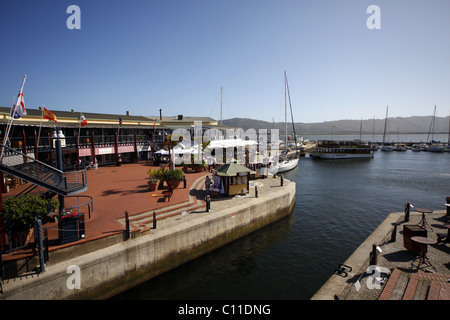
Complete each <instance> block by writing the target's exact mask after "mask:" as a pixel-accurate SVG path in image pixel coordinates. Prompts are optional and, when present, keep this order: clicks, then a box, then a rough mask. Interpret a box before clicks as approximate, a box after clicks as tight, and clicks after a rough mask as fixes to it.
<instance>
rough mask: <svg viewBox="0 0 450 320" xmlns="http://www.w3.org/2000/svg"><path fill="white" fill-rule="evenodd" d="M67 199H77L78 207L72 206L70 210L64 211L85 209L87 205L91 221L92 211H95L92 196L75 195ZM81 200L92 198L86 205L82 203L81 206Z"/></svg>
mask: <svg viewBox="0 0 450 320" xmlns="http://www.w3.org/2000/svg"><path fill="white" fill-rule="evenodd" d="M67 198H77V205H76V206H71V207H70V208H64V209H63V210H70V209H73V208H78V209H79V208H80V207H83V206H85V205H87V206H88V215H89V219H90V218H91V210H94V198H92V197H91V196H87V195H74V196H67V197H66V199H67ZM79 198H90V200H89V201H87V202H86V203H82V204H80V200H79Z"/></svg>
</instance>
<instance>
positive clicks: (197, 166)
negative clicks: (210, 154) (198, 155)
mask: <svg viewBox="0 0 450 320" xmlns="http://www.w3.org/2000/svg"><path fill="white" fill-rule="evenodd" d="M206 167H207V166H206V162H205V160H202V163H194V164H193V165H192V169H194V170H195V172H202V171H205V169H206Z"/></svg>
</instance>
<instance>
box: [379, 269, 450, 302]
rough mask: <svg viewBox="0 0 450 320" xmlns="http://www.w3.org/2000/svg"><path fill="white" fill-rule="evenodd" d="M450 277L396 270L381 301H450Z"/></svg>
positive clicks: (382, 293) (383, 292)
mask: <svg viewBox="0 0 450 320" xmlns="http://www.w3.org/2000/svg"><path fill="white" fill-rule="evenodd" d="M449 279H450V276H449V275H445V274H441V273H429V272H424V271H421V270H419V271H418V272H416V273H408V272H405V271H401V270H400V269H397V268H395V269H394V271H393V272H392V274H391V276H390V278H389V281H388V282H387V283H386V285H385V287H384V288H383V291H382V292H381V295H380V297H379V300H450V283H449Z"/></svg>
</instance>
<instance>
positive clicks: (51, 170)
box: [0, 145, 87, 195]
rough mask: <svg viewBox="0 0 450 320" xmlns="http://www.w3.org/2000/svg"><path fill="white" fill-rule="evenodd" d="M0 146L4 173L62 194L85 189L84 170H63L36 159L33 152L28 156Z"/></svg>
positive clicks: (0, 162)
mask: <svg viewBox="0 0 450 320" xmlns="http://www.w3.org/2000/svg"><path fill="white" fill-rule="evenodd" d="M0 147H1V148H2V152H1V157H0V169H1V170H2V171H4V172H6V173H9V174H12V175H14V176H16V177H19V178H21V179H24V180H27V181H29V182H31V183H34V184H37V185H39V186H42V187H44V188H47V189H49V190H51V191H53V192H55V193H58V194H62V195H67V194H70V193H77V192H81V191H84V190H86V189H87V176H86V170H80V171H70V172H63V171H61V170H58V169H56V168H55V167H52V166H50V165H48V164H46V163H43V162H40V161H38V160H36V159H35V158H34V156H33V154H30V156H28V155H25V154H23V153H21V152H19V151H18V150H15V149H12V148H9V147H7V146H5V145H0Z"/></svg>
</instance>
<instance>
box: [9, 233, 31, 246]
mask: <svg viewBox="0 0 450 320" xmlns="http://www.w3.org/2000/svg"><path fill="white" fill-rule="evenodd" d="M11 238H12V239H11V243H12V247H13V248H21V247H24V246H26V245H27V244H28V242H29V241H30V238H31V229H30V230H17V231H13V232H12V233H11Z"/></svg>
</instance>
